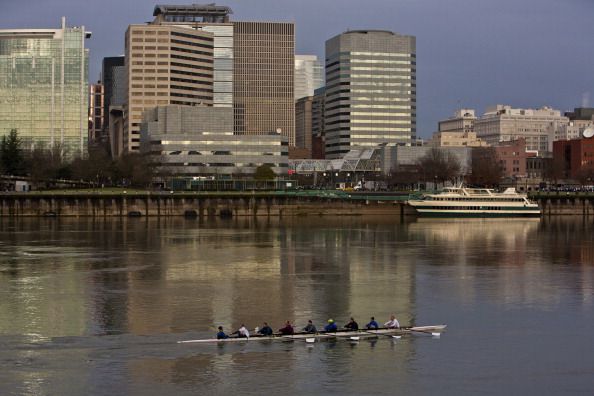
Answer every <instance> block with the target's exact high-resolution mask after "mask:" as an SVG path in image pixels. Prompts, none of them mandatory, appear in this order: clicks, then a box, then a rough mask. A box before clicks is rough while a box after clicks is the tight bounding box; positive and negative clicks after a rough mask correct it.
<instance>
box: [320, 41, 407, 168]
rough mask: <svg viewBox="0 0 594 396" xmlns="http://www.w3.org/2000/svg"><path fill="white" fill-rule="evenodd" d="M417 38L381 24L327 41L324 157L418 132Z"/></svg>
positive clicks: (404, 141)
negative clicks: (393, 30)
mask: <svg viewBox="0 0 594 396" xmlns="http://www.w3.org/2000/svg"><path fill="white" fill-rule="evenodd" d="M416 63H417V62H416V39H415V37H414V36H403V35H399V34H396V33H393V32H390V31H383V30H354V31H347V32H345V33H342V34H340V35H338V36H335V37H333V38H331V39H329V40H328V41H326V99H325V112H326V113H325V114H326V122H325V133H326V158H330V159H334V158H340V157H342V156H343V155H344V154H345V153H347V152H348V151H349V150H351V149H353V148H369V147H375V146H380V145H383V146H394V145H402V144H410V143H411V142H413V141H414V140H415V138H416V118H417V110H416V108H417V106H416V103H417V99H416V97H417V92H416V91H417V88H416V74H417V71H416V70H417V66H416Z"/></svg>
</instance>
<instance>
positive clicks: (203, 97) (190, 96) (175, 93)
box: [171, 92, 212, 100]
mask: <svg viewBox="0 0 594 396" xmlns="http://www.w3.org/2000/svg"><path fill="white" fill-rule="evenodd" d="M171 96H175V97H177V98H190V99H204V100H212V97H211V96H204V95H190V94H181V93H177V92H171Z"/></svg>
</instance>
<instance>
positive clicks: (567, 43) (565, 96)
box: [0, 0, 594, 137]
mask: <svg viewBox="0 0 594 396" xmlns="http://www.w3.org/2000/svg"><path fill="white" fill-rule="evenodd" d="M212 1H214V0H207V1H206V0H205V1H200V0H188V1H185V2H184V1H179V0H172V1H158V2H159V3H162V4H189V3H208V2H212ZM1 3H2V13H1V14H0V28H2V29H7V28H24V27H28V28H33V27H38V28H48V27H57V26H59V23H60V17H61V16H62V15H64V16H66V17H67V21H68V25H70V26H72V25H76V26H78V25H85V27H86V28H87V30H91V31H92V32H93V38H92V39H90V40H88V41H87V46H88V47H89V48H90V50H91V68H90V73H91V74H90V80H91V81H92V80H96V79H97V78H98V76H99V71H100V64H101V59H102V58H103V57H105V56H113V55H118V54H121V53H123V48H124V32H125V31H126V28H127V26H128V25H129V24H131V23H143V22H146V21H150V20H152V12H153V8H154V5H155V4H156V3H157V2H156V1H154V0H1ZM218 4H221V5H228V6H230V7H231V8H232V9H233V11H234V15H233V16H232V17H233V19H234V20H283V21H293V22H295V23H296V26H297V38H296V41H297V43H296V52H297V53H301V54H310V53H311V54H317V55H318V56H321V57H322V58H323V56H324V42H325V40H327V39H328V38H330V37H332V36H334V35H336V34H338V33H341V32H343V31H345V30H347V29H364V28H368V29H370V28H373V29H389V30H392V31H394V32H398V33H402V34H411V35H415V36H417V61H418V63H417V68H418V70H417V83H418V89H417V90H418V104H417V105H418V131H419V132H418V134H419V136H421V137H428V136H430V135H431V133H432V132H434V131H435V129H436V124H437V121H438V120H439V119H442V118H445V117H448V116H449V115H450V114H451V113H453V111H454V110H455V109H456V108H459V107H470V108H475V109H477V110H478V111H479V112H481V113H482V111H483V110H484V109H485V107H486V106H488V105H491V104H498V103H500V104H511V105H513V106H517V107H540V106H544V105H550V106H553V107H555V108H558V109H560V110H570V109H572V108H573V107H579V106H581V105H582V102H583V100H584V98H587V97H588V96H589V97H590V105H594V46H593V39H594V22H593V19H592V17H593V16H594V1H593V0H498V1H492V0H292V1H289V0H228V1H218Z"/></svg>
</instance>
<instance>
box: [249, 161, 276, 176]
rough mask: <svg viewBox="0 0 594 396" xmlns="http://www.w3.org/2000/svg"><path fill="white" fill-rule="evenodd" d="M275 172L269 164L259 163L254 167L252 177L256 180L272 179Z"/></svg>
mask: <svg viewBox="0 0 594 396" xmlns="http://www.w3.org/2000/svg"><path fill="white" fill-rule="evenodd" d="M275 177H276V174H275V173H274V171H273V170H272V167H271V166H270V165H269V164H264V165H260V166H259V167H257V168H256V173H255V174H254V179H256V180H274V178H275Z"/></svg>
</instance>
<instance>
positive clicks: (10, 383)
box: [0, 217, 594, 395]
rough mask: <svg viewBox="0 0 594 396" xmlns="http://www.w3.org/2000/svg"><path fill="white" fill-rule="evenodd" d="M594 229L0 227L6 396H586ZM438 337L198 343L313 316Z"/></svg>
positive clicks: (74, 223) (169, 224)
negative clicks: (438, 331)
mask: <svg viewBox="0 0 594 396" xmlns="http://www.w3.org/2000/svg"><path fill="white" fill-rule="evenodd" d="M593 236H594V220H593V219H586V220H583V219H580V218H552V219H542V220H539V219H534V220H464V221H457V220H424V219H420V220H407V221H401V220H400V219H399V218H383V219H382V218H379V219H375V218H370V219H367V218H360V217H347V218H339V219H327V218H316V217H305V218H299V219H287V220H283V221H278V220H266V219H258V220H254V219H233V220H211V221H207V220H205V221H204V222H201V221H199V220H185V219H177V218H176V219H173V218H169V219H160V220H159V219H148V220H147V219H126V220H123V221H122V220H117V219H114V220H112V219H110V220H107V221H103V220H101V221H93V220H90V219H83V220H76V219H26V220H18V221H15V220H8V219H2V220H0V394H1V395H122V394H126V395H195V394H208V395H226V394H228V395H244V394H253V395H262V394H269V395H276V394H279V395H308V394H313V395H317V394H340V395H380V394H382V395H383V394H415V395H431V394H441V395H460V394H493V395H503V394H513V395H527V394H539V395H559V394H593V393H594V342H593V341H594V243H593V242H594V238H593ZM392 312H393V313H395V314H396V315H397V317H398V318H399V319H400V322H401V323H402V324H415V325H428V324H441V323H446V324H447V325H448V329H447V332H446V333H444V334H443V335H442V336H441V337H440V338H434V337H432V336H430V335H425V334H417V335H413V336H406V337H403V338H402V339H400V340H392V339H391V338H388V337H383V338H380V339H377V340H373V341H370V340H361V341H360V342H358V343H351V342H349V341H337V342H320V343H315V344H314V345H313V346H310V345H306V344H305V343H303V342H301V341H300V342H295V343H281V342H274V343H258V342H249V343H247V344H237V343H234V344H225V345H222V346H217V345H198V344H177V341H178V340H187V339H195V338H206V337H211V336H212V335H213V334H214V333H215V331H214V329H215V326H217V325H223V326H225V329H233V328H237V327H238V326H239V325H240V324H241V323H245V324H246V325H247V326H248V327H250V328H253V327H255V326H258V325H260V326H261V324H262V322H263V321H268V322H269V323H271V324H272V325H273V327H274V328H275V329H276V328H279V327H280V326H281V325H282V323H283V322H284V321H285V320H287V319H290V320H293V321H295V323H296V324H297V325H298V326H300V327H302V326H304V325H305V324H306V322H307V319H309V318H311V319H313V320H314V323H316V324H318V325H319V326H321V325H323V322H325V321H326V320H327V319H328V318H330V317H331V318H334V319H335V320H336V321H337V322H338V323H339V325H342V324H344V323H346V320H347V319H348V318H349V317H350V316H351V315H352V316H354V317H355V318H356V319H357V320H358V321H359V323H360V324H364V323H366V321H367V320H368V319H369V317H370V316H371V315H374V316H375V317H376V318H378V319H381V320H382V321H385V320H387V318H388V316H389V315H390V314H391V313H392Z"/></svg>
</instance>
